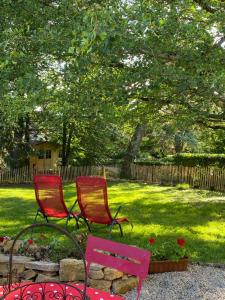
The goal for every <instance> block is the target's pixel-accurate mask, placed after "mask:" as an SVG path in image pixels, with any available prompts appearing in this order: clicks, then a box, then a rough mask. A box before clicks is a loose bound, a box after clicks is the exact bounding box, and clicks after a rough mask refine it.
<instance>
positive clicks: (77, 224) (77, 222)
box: [75, 218, 80, 229]
mask: <svg viewBox="0 0 225 300" xmlns="http://www.w3.org/2000/svg"><path fill="white" fill-rule="evenodd" d="M75 219H76V226H77V229H79V228H80V226H79V219H78V218H75Z"/></svg>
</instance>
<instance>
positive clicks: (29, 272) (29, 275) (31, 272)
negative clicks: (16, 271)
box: [21, 269, 37, 280]
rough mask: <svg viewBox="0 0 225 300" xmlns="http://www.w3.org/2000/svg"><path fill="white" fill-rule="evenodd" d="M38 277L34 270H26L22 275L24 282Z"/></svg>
mask: <svg viewBox="0 0 225 300" xmlns="http://www.w3.org/2000/svg"><path fill="white" fill-rule="evenodd" d="M36 275H37V273H36V272H35V271H34V270H31V269H30V270H26V271H24V272H23V273H22V274H21V277H22V278H23V279H24V280H29V279H32V278H34V277H35V276H36Z"/></svg>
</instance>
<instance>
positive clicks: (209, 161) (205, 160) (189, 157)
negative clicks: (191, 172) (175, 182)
mask: <svg viewBox="0 0 225 300" xmlns="http://www.w3.org/2000/svg"><path fill="white" fill-rule="evenodd" d="M135 163H136V164H138V165H147V166H149V165H150V166H151V165H156V166H161V165H171V164H172V165H177V166H179V165H182V166H187V167H194V166H203V167H205V166H211V165H213V166H218V167H223V166H225V154H209V153H180V154H175V155H168V156H167V157H164V158H161V159H157V160H150V161H136V162H135Z"/></svg>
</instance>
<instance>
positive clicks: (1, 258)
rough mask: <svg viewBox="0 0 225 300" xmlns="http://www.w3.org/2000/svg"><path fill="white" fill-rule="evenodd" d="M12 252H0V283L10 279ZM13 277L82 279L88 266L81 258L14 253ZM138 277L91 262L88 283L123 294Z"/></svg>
mask: <svg viewBox="0 0 225 300" xmlns="http://www.w3.org/2000/svg"><path fill="white" fill-rule="evenodd" d="M8 265H9V256H8V255H5V254H0V285H3V284H5V283H6V282H7V274H8V267H9V266H8ZM13 270H14V272H13V281H14V282H16V281H18V280H20V281H26V282H29V281H31V282H34V281H35V282H47V281H57V282H59V281H61V282H73V283H74V282H75V283H76V282H80V281H84V278H85V270H84V264H83V261H82V260H77V259H71V258H67V259H62V260H61V261H60V263H59V264H58V263H53V262H46V261H32V258H31V257H27V256H17V255H14V256H13ZM137 282H138V280H137V278H136V277H133V276H130V275H127V274H124V273H123V272H121V271H118V270H116V269H112V268H107V267H104V266H101V265H97V264H92V265H91V268H90V273H89V278H88V285H89V286H91V287H93V288H96V289H100V290H104V291H107V292H111V293H114V294H124V293H126V292H127V291H129V290H131V289H132V288H134V287H135V286H136V285H137Z"/></svg>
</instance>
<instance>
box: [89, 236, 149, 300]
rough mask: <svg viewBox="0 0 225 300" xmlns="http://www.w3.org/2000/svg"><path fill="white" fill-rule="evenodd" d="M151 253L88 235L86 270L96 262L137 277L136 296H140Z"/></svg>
mask: <svg viewBox="0 0 225 300" xmlns="http://www.w3.org/2000/svg"><path fill="white" fill-rule="evenodd" d="M150 257H151V254H150V252H149V251H147V250H144V249H140V248H137V247H133V246H128V245H125V244H121V243H117V242H112V241H109V240H105V239H102V238H99V237H94V236H91V235H90V236H88V240H87V247H86V253H85V259H86V262H87V272H88V273H89V271H90V264H91V263H97V264H100V265H103V266H106V267H109V268H114V269H117V270H120V271H122V272H124V273H128V274H131V275H134V276H138V277H139V282H138V286H137V298H136V300H138V299H139V297H140V292H141V287H142V282H143V280H144V279H145V278H146V277H147V275H148V270H149V264H150Z"/></svg>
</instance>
